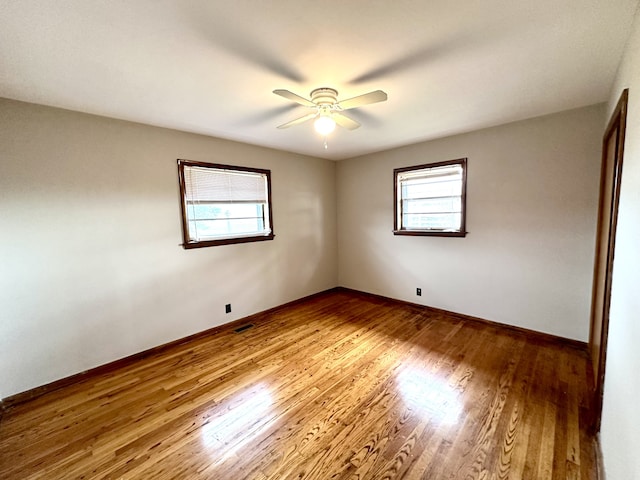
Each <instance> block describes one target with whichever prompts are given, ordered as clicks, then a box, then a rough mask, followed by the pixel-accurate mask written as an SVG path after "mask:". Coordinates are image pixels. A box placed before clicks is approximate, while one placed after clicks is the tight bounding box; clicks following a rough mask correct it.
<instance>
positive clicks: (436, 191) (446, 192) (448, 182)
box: [393, 158, 467, 237]
mask: <svg viewBox="0 0 640 480" xmlns="http://www.w3.org/2000/svg"><path fill="white" fill-rule="evenodd" d="M466 183H467V159H466V158H461V159H458V160H449V161H447V162H438V163H431V164H428V165H417V166H415V167H405V168H396V169H395V170H394V171H393V184H394V216H395V220H394V227H393V233H394V234H395V235H435V236H447V237H464V236H465V235H466V233H467V232H466V230H465V197H466Z"/></svg>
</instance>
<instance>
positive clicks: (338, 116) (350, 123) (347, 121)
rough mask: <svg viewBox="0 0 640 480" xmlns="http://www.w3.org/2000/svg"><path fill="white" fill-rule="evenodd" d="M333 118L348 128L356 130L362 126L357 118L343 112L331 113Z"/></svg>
mask: <svg viewBox="0 0 640 480" xmlns="http://www.w3.org/2000/svg"><path fill="white" fill-rule="evenodd" d="M331 118H333V119H334V120H335V122H336V123H337V124H338V125H340V126H341V127H342V128H346V129H347V130H355V129H356V128H358V127H359V126H360V124H359V123H358V122H356V121H355V120H353V119H351V118H349V117H347V116H346V115H343V114H342V113H334V114H333V115H331Z"/></svg>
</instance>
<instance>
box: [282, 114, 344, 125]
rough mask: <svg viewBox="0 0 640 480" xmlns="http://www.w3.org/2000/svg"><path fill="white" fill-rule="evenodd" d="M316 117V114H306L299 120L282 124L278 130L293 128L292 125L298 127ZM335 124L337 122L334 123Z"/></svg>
mask: <svg viewBox="0 0 640 480" xmlns="http://www.w3.org/2000/svg"><path fill="white" fill-rule="evenodd" d="M317 116H318V112H313V113H308V114H307V115H305V116H304V117H300V118H296V119H295V120H291V121H290V122H287V123H283V124H282V125H280V126H279V127H278V128H289V127H293V126H294V125H299V124H301V123H304V122H306V121H307V120H311V119H312V118H315V117H317ZM336 123H337V122H336Z"/></svg>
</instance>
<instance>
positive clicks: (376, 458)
mask: <svg viewBox="0 0 640 480" xmlns="http://www.w3.org/2000/svg"><path fill="white" fill-rule="evenodd" d="M251 323H252V324H253V327H251V328H249V329H247V330H245V331H243V332H241V333H236V332H234V331H233V330H228V331H227V330H224V329H223V330H218V331H217V333H216V334H214V335H210V336H201V337H197V338H195V339H193V340H190V341H189V342H183V343H181V344H177V345H174V346H172V347H171V348H169V349H165V350H163V351H161V352H155V353H152V354H150V355H148V356H146V357H144V358H140V359H139V360H136V362H135V363H132V364H130V365H127V366H122V367H121V368H119V369H117V370H114V371H111V372H108V373H104V374H102V375H99V376H94V377H90V378H83V379H82V380H80V381H78V382H77V383H74V384H72V385H68V386H66V387H64V388H61V389H59V390H56V391H52V392H50V393H48V394H46V395H43V396H41V397H39V398H35V399H33V400H31V401H28V402H25V403H23V404H19V405H16V406H14V407H12V408H11V409H10V410H8V411H7V412H5V414H4V415H3V416H2V418H1V419H0V478H3V479H7V480H12V479H20V480H24V479H47V480H49V479H52V480H56V479H65V480H67V479H146V478H149V479H151V478H153V479H210V478H216V479H219V480H226V479H229V480H240V479H256V480H275V479H291V478H301V479H302V478H304V479H309V480H315V479H317V480H320V479H322V480H325V479H334V480H340V479H360V480H364V479H372V480H380V479H389V480H395V479H405V480H413V479H415V480H419V479H436V480H439V479H465V480H466V479H487V480H490V479H491V480H493V479H495V480H507V479H512V480H516V479H517V480H521V479H536V480H538V479H555V478H562V479H568V478H579V479H582V480H594V479H595V469H594V461H595V454H594V449H593V438H592V436H591V435H590V434H589V432H588V430H587V428H586V419H587V413H588V398H587V391H586V389H587V387H586V376H587V368H588V366H587V357H586V355H585V353H584V352H583V351H580V350H579V349H577V348H576V347H575V345H567V346H563V345H562V344H561V343H560V342H551V341H545V340H544V339H543V340H541V339H540V338H535V336H534V337H531V336H527V335H526V334H525V333H524V332H517V331H514V330H512V329H503V328H500V327H499V326H496V325H492V324H485V323H481V322H474V321H471V320H468V319H462V318H461V317H459V316H457V315H453V314H451V315H449V314H447V313H446V312H442V311H436V310H429V309H422V308H420V307H417V306H414V305H409V304H401V303H399V302H395V301H387V300H385V299H382V298H380V297H371V296H368V295H363V294H358V293H357V292H353V291H333V292H328V293H326V294H323V295H318V296H314V297H313V298H310V299H308V300H306V301H304V302H299V303H296V304H293V305H290V306H287V307H286V308H282V309H278V310H275V311H271V312H269V313H266V314H264V315H262V316H260V315H258V316H254V317H252V318H251Z"/></svg>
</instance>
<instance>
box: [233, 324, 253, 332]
mask: <svg viewBox="0 0 640 480" xmlns="http://www.w3.org/2000/svg"><path fill="white" fill-rule="evenodd" d="M251 327H253V323H249V324H248V325H243V326H241V327H238V328H236V329H235V330H234V332H236V333H240V332H244V331H245V330H248V329H250V328H251Z"/></svg>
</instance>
